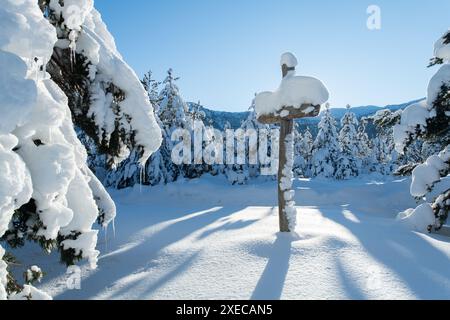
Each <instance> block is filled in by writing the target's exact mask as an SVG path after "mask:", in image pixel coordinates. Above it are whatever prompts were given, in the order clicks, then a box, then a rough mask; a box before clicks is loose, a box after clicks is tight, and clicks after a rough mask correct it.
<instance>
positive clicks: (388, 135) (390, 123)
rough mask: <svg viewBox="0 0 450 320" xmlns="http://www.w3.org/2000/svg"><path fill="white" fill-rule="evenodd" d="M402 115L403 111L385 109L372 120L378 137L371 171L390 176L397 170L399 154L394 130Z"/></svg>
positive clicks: (375, 140)
mask: <svg viewBox="0 0 450 320" xmlns="http://www.w3.org/2000/svg"><path fill="white" fill-rule="evenodd" d="M401 115H402V110H398V111H395V112H392V111H391V110H389V109H385V110H380V111H378V112H377V113H376V114H375V115H374V116H373V117H371V118H370V119H371V120H372V121H373V123H374V125H375V127H376V129H377V136H376V138H375V139H374V141H373V153H372V161H371V162H372V164H371V171H373V172H378V173H380V174H383V175H388V174H391V173H392V172H393V171H395V170H396V169H397V166H398V153H397V152H396V150H395V145H394V136H393V128H394V126H395V125H396V124H397V123H399V122H400V119H401Z"/></svg>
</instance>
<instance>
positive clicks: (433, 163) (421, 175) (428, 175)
mask: <svg viewBox="0 0 450 320" xmlns="http://www.w3.org/2000/svg"><path fill="white" fill-rule="evenodd" d="M448 161H450V146H449V147H447V148H446V149H445V150H444V151H442V152H441V153H440V154H439V155H433V156H431V157H429V158H428V159H427V161H426V162H425V163H424V164H421V165H420V166H418V167H417V168H415V169H414V171H413V181H412V184H411V195H412V196H414V197H423V196H424V195H425V194H427V193H428V192H429V191H430V190H431V188H432V187H433V185H434V184H435V183H436V182H438V181H439V180H440V179H441V175H440V172H441V171H442V170H444V169H445V168H446V167H447V165H446V163H447V162H448Z"/></svg>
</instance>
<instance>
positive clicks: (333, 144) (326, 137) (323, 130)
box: [311, 104, 340, 178]
mask: <svg viewBox="0 0 450 320" xmlns="http://www.w3.org/2000/svg"><path fill="white" fill-rule="evenodd" d="M339 153H340V147H339V140H338V133H337V131H336V120H335V119H334V118H333V116H332V115H331V112H330V106H329V104H327V106H326V109H325V111H324V113H323V115H322V118H321V120H320V123H319V133H318V134H317V137H316V140H315V141H314V145H313V156H312V167H311V170H312V175H313V176H316V177H317V176H319V177H324V178H334V177H335V173H336V167H337V163H338V159H339Z"/></svg>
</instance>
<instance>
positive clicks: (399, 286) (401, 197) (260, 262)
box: [18, 177, 450, 299]
mask: <svg viewBox="0 0 450 320" xmlns="http://www.w3.org/2000/svg"><path fill="white" fill-rule="evenodd" d="M409 183H410V180H408V179H405V180H399V181H396V180H390V181H380V180H377V179H376V178H375V177H374V178H373V180H372V179H371V178H370V177H369V178H365V179H355V180H351V181H344V182H334V183H330V181H329V180H315V181H307V180H302V181H295V184H294V188H295V189H296V191H297V196H296V198H295V200H296V201H297V203H298V204H299V205H300V206H301V207H298V222H299V224H298V227H297V232H298V236H295V235H294V236H293V235H280V234H278V233H277V232H278V227H279V226H278V212H277V207H276V205H277V190H276V189H277V188H276V184H273V182H268V183H258V184H255V185H247V186H230V185H229V184H227V183H226V181H225V178H223V177H216V178H208V177H203V178H202V179H200V180H192V181H189V182H177V183H174V184H171V185H167V186H158V187H154V188H142V192H140V191H139V188H138V187H137V188H135V189H130V190H123V191H117V192H115V193H114V194H113V197H114V199H115V200H116V202H117V205H118V210H119V215H118V218H117V225H118V229H117V232H116V237H115V238H114V237H112V235H109V237H108V241H107V242H102V243H101V244H100V245H99V249H100V250H101V251H102V252H105V250H106V248H108V250H107V251H106V253H104V254H103V255H102V256H100V259H99V267H98V270H95V271H89V270H87V269H84V268H83V271H82V273H83V279H82V282H81V290H67V287H66V280H67V275H66V274H65V269H64V268H62V267H60V268H55V267H54V264H53V262H51V261H49V262H47V264H46V263H42V264H40V265H41V266H42V269H43V270H46V271H47V272H49V274H48V275H47V276H46V277H45V278H44V283H43V285H41V286H40V288H41V289H45V290H46V292H49V293H51V294H52V295H54V297H55V298H56V299H79V298H81V299H88V298H89V299H91V298H92V299H250V298H251V299H279V298H282V299H433V298H437V299H449V298H450V270H449V268H448V265H449V263H450V242H449V241H448V238H444V237H441V236H434V235H427V234H421V233H415V232H412V231H410V230H408V229H405V228H399V225H398V222H397V221H395V216H396V214H397V213H398V212H400V211H402V210H405V209H406V208H409V207H413V206H414V204H415V202H414V200H413V199H412V198H411V196H410V195H409V192H408V185H409ZM223 194H227V197H226V199H224V197H223ZM173 199H177V201H173ZM102 238H103V237H101V238H100V240H99V241H101V239H102ZM39 252H40V251H39V249H37V250H36V252H29V251H21V252H18V258H19V259H23V257H25V256H27V255H30V254H33V257H34V258H33V259H35V260H39V259H38V258H37V257H38V256H39ZM54 258H55V260H56V259H57V256H56V255H55V257H54ZM45 259H46V258H45ZM45 259H44V258H43V260H45Z"/></svg>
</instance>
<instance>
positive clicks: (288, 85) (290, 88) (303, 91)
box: [255, 53, 329, 116]
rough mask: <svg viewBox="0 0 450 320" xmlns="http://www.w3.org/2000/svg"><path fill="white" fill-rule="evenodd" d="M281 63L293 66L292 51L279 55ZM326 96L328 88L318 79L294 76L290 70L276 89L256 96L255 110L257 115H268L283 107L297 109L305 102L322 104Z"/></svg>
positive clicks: (327, 95)
mask: <svg viewBox="0 0 450 320" xmlns="http://www.w3.org/2000/svg"><path fill="white" fill-rule="evenodd" d="M281 63H282V64H283V65H284V64H285V65H287V66H288V67H290V68H293V67H295V66H296V65H297V59H296V58H295V56H294V55H293V54H292V53H285V54H283V56H282V57H281ZM328 98H329V93H328V90H327V88H326V87H325V85H324V84H323V83H322V82H321V81H320V80H318V79H315V78H312V77H306V76H295V70H291V71H290V72H289V73H288V74H287V75H286V77H284V78H283V80H282V81H281V84H280V87H279V88H278V89H277V90H276V91H274V92H271V91H266V92H262V93H260V94H258V95H257V96H256V98H255V111H256V113H257V115H258V116H261V115H268V114H273V113H276V112H278V111H281V110H282V109H283V108H285V107H293V108H296V109H299V108H301V107H302V105H305V104H311V105H313V106H318V105H322V104H324V103H325V102H327V101H328ZM311 111H312V110H311Z"/></svg>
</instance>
